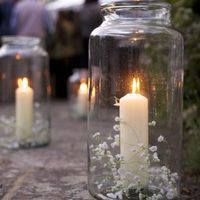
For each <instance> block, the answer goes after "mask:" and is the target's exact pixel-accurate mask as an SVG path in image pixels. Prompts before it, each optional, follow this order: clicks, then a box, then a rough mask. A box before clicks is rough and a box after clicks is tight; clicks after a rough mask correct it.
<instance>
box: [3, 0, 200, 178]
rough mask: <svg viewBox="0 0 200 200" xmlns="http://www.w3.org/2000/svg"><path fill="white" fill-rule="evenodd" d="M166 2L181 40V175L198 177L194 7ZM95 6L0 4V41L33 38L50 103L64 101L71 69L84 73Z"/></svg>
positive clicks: (198, 45) (80, 2) (14, 0)
mask: <svg viewBox="0 0 200 200" xmlns="http://www.w3.org/2000/svg"><path fill="white" fill-rule="evenodd" d="M168 2H169V3H171V4H173V19H172V21H173V26H174V27H175V28H176V29H178V30H179V31H180V32H181V33H182V34H183V36H184V39H185V92H184V116H183V117H184V138H183V141H184V143H183V145H184V148H183V149H184V152H183V158H184V159H183V165H184V169H185V171H186V172H187V173H189V174H192V175H199V174H200V156H199V155H200V1H199V0H190V1H188V0H168ZM99 3H100V2H98V0H85V1H84V0H1V1H0V36H3V35H22V36H34V37H39V38H40V39H41V41H42V45H43V47H44V48H45V49H46V50H47V51H48V53H49V62H50V77H51V88H52V98H54V99H68V97H69V90H68V84H69V81H70V80H73V79H76V76H75V75H74V74H75V73H76V72H77V69H78V70H83V71H84V72H85V73H87V68H88V40H89V35H90V33H91V31H92V30H93V29H95V28H96V27H98V26H99V25H100V24H101V22H102V20H103V19H102V16H101V13H100V7H99ZM33 27H34V28H33ZM85 73H83V74H85ZM79 79H81V78H80V77H79Z"/></svg>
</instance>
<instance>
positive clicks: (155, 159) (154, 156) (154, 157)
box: [153, 152, 160, 162]
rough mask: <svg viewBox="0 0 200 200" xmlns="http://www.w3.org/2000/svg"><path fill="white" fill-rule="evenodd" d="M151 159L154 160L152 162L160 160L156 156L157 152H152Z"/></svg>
mask: <svg viewBox="0 0 200 200" xmlns="http://www.w3.org/2000/svg"><path fill="white" fill-rule="evenodd" d="M153 161H154V162H160V159H159V158H158V154H157V152H155V153H154V154H153Z"/></svg>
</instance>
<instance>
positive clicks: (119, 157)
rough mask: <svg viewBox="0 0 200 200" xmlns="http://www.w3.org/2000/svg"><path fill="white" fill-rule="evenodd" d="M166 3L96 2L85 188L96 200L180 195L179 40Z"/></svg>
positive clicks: (158, 197) (91, 49)
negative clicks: (98, 14)
mask: <svg viewBox="0 0 200 200" xmlns="http://www.w3.org/2000/svg"><path fill="white" fill-rule="evenodd" d="M170 8H171V7H170V5H169V4H167V3H162V2H158V1H148V0H142V1H138V0H125V1H123V0H116V1H114V0H113V1H111V3H107V4H105V5H102V12H103V14H104V22H103V23H102V25H101V26H100V27H98V28H97V29H95V30H94V31H93V32H92V34H91V37H90V68H89V74H90V76H89V116H88V156H89V159H88V185H89V186H88V187H89V191H90V193H91V194H92V195H93V196H94V197H96V198H97V199H106V200H107V199H123V200H127V199H131V200H133V199H136V200H137V199H140V200H143V199H145V200H153V199H159V200H165V199H179V198H180V176H181V174H180V160H181V159H180V158H181V142H182V92H183V38H182V36H181V34H180V33H178V32H177V31H175V30H173V29H172V28H171V21H170ZM93 90H95V95H92V91H93ZM92 96H95V98H93V97H92Z"/></svg>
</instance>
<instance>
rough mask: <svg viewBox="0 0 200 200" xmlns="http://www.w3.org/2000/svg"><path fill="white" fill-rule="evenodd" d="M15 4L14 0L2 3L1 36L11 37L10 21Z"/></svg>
mask: <svg viewBox="0 0 200 200" xmlns="http://www.w3.org/2000/svg"><path fill="white" fill-rule="evenodd" d="M13 4H14V2H13V1H12V0H1V1H0V36H3V35H10V34H11V28H10V20H11V15H12V10H13Z"/></svg>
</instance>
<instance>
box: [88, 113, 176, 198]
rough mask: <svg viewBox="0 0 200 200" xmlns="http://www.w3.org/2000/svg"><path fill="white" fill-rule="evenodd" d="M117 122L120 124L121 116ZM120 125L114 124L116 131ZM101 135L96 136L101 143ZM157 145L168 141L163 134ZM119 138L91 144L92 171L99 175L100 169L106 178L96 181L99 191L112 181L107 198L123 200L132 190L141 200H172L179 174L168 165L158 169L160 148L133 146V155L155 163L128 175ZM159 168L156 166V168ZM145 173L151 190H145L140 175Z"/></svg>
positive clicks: (143, 166) (118, 136)
mask: <svg viewBox="0 0 200 200" xmlns="http://www.w3.org/2000/svg"><path fill="white" fill-rule="evenodd" d="M115 121H120V119H119V118H118V117H116V118H115ZM119 129H120V127H119V125H114V126H113V130H114V131H115V132H119ZM100 136H101V134H100V133H99V132H97V133H95V134H94V135H93V138H94V139H95V140H96V141H99V139H100ZM157 142H158V143H161V142H166V140H165V138H164V137H163V136H162V135H160V136H159V137H158V138H157ZM119 145H120V135H119V134H114V135H113V136H109V137H107V140H106V141H103V142H102V143H99V144H97V145H95V143H94V144H92V145H90V147H89V149H90V151H91V152H92V154H93V156H92V159H91V162H93V163H92V164H91V166H92V167H91V168H90V171H91V172H94V173H97V172H99V171H100V170H101V171H102V173H103V172H105V174H106V176H103V174H102V180H99V181H98V182H96V185H97V188H98V190H99V191H101V190H107V189H108V187H107V184H108V183H109V184H110V182H111V183H112V186H111V187H110V188H109V189H108V191H107V195H106V196H107V197H108V198H111V199H122V194H125V195H127V196H128V195H129V191H131V190H132V191H134V193H135V194H137V195H138V199H139V200H162V199H167V200H171V199H174V198H175V197H177V195H178V192H177V182H178V178H179V177H178V174H177V173H172V172H171V171H170V169H168V168H167V167H166V166H158V163H161V160H160V158H159V153H158V147H157V146H156V145H154V146H151V147H149V149H147V148H145V146H144V145H143V144H138V145H135V146H132V148H131V152H132V153H133V156H134V155H139V156H140V157H141V158H144V163H146V162H150V163H151V164H153V165H152V166H149V167H148V169H147V166H146V165H144V163H141V166H140V167H139V169H138V171H137V172H129V171H127V170H125V169H124V168H123V167H122V165H121V163H124V159H123V156H122V155H121V154H119V153H116V152H118V151H119ZM155 166H156V167H155ZM144 171H146V172H147V176H148V179H149V180H148V181H149V182H148V188H146V189H145V191H144V188H143V187H142V180H141V176H140V175H139V174H140V173H142V174H143V175H144Z"/></svg>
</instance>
